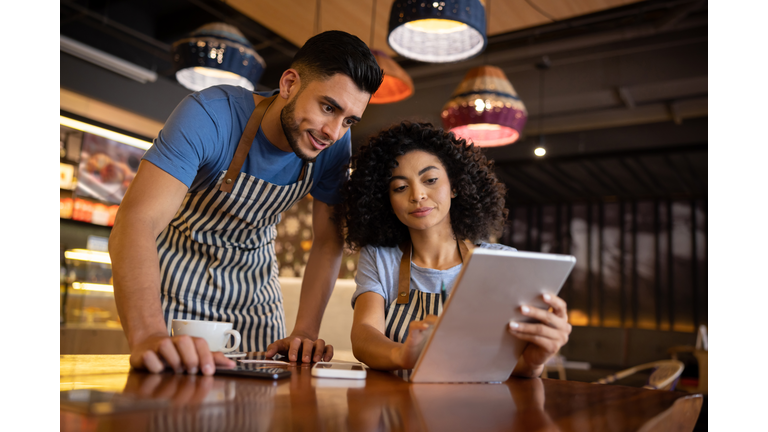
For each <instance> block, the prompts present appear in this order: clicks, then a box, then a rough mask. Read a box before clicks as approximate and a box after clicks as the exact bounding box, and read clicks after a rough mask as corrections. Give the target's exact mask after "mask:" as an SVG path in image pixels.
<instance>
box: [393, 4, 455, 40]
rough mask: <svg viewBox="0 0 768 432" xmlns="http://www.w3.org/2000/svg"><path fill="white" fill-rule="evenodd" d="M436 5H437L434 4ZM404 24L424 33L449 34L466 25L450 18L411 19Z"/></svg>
mask: <svg viewBox="0 0 768 432" xmlns="http://www.w3.org/2000/svg"><path fill="white" fill-rule="evenodd" d="M435 7H437V6H435ZM405 26H406V27H407V28H408V29H410V30H416V31H421V32H425V33H434V34H450V33H456V32H461V31H465V30H466V29H467V27H469V26H468V25H466V24H464V23H462V22H458V21H452V20H444V19H423V20H417V21H411V22H409V23H406V24H405Z"/></svg>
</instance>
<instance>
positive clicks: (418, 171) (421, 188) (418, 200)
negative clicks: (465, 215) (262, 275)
mask: <svg viewBox="0 0 768 432" xmlns="http://www.w3.org/2000/svg"><path fill="white" fill-rule="evenodd" d="M397 163H398V166H397V168H395V169H394V170H393V171H392V178H391V180H390V182H389V200H390V203H391V204H392V210H393V211H394V212H395V215H396V216H397V218H398V219H399V220H400V222H402V223H403V224H405V226H407V227H408V228H409V229H411V230H427V229H449V230H450V229H451V218H450V210H451V198H452V197H453V196H452V195H453V194H452V192H451V183H450V180H449V179H448V173H447V172H446V170H445V167H444V166H443V164H442V163H441V162H440V159H439V158H438V157H437V156H435V155H433V154H431V153H427V152H425V151H422V150H414V151H411V152H408V153H406V154H404V155H402V156H400V157H398V158H397Z"/></svg>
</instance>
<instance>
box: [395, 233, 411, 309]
mask: <svg viewBox="0 0 768 432" xmlns="http://www.w3.org/2000/svg"><path fill="white" fill-rule="evenodd" d="M400 250H401V251H402V252H403V256H402V258H400V275H399V276H398V279H397V304H407V303H408V291H410V290H411V254H413V247H412V246H411V241H410V240H406V241H404V242H403V243H402V244H401V245H400Z"/></svg>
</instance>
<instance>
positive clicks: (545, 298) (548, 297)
mask: <svg viewBox="0 0 768 432" xmlns="http://www.w3.org/2000/svg"><path fill="white" fill-rule="evenodd" d="M550 298H552V296H550V295H549V294H544V300H549V299H550Z"/></svg>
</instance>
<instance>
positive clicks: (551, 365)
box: [541, 351, 565, 380]
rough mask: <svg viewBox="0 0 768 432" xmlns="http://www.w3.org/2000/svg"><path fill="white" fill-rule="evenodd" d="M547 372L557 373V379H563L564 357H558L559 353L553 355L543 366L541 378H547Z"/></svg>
mask: <svg viewBox="0 0 768 432" xmlns="http://www.w3.org/2000/svg"><path fill="white" fill-rule="evenodd" d="M549 371H557V377H558V378H559V379H561V380H564V379H565V357H563V356H562V355H560V351H558V352H557V354H555V355H553V356H552V358H550V359H549V360H548V361H547V363H546V364H545V365H544V371H543V372H542V373H541V377H542V378H549Z"/></svg>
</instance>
